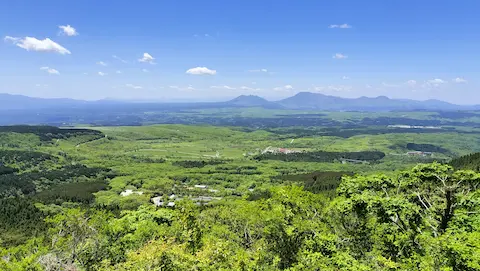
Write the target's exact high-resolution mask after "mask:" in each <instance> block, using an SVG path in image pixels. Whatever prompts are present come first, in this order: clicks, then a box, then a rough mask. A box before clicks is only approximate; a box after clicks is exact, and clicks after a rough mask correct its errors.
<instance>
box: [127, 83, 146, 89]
mask: <svg viewBox="0 0 480 271" xmlns="http://www.w3.org/2000/svg"><path fill="white" fill-rule="evenodd" d="M125 86H126V87H127V88H133V89H142V88H143V87H141V86H136V85H133V84H126V85H125Z"/></svg>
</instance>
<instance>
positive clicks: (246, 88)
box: [240, 86, 255, 90]
mask: <svg viewBox="0 0 480 271" xmlns="http://www.w3.org/2000/svg"><path fill="white" fill-rule="evenodd" d="M240 89H241V90H255V89H254V88H251V87H247V86H241V87H240Z"/></svg>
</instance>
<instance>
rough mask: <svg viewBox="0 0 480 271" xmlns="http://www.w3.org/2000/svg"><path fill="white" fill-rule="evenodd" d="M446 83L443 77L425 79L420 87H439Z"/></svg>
mask: <svg viewBox="0 0 480 271" xmlns="http://www.w3.org/2000/svg"><path fill="white" fill-rule="evenodd" d="M446 83H447V81H445V80H443V79H439V78H435V79H431V80H427V81H426V82H425V83H424V84H423V85H422V87H423V88H438V87H440V86H442V85H444V84H446Z"/></svg>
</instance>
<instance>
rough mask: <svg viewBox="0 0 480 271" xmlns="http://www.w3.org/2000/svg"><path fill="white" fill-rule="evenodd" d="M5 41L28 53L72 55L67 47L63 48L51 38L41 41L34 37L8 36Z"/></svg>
mask: <svg viewBox="0 0 480 271" xmlns="http://www.w3.org/2000/svg"><path fill="white" fill-rule="evenodd" d="M4 40H5V41H6V42H11V43H13V44H15V45H16V46H18V47H20V48H22V49H25V50H27V51H37V52H53V53H59V54H62V55H69V54H71V52H70V51H69V50H67V49H66V48H65V47H63V46H61V45H60V44H58V43H56V42H54V41H53V40H51V39H49V38H46V39H43V40H39V39H36V38H33V37H25V38H15V37H10V36H6V37H5V38H4Z"/></svg>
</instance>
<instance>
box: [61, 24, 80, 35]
mask: <svg viewBox="0 0 480 271" xmlns="http://www.w3.org/2000/svg"><path fill="white" fill-rule="evenodd" d="M58 28H60V29H61V30H62V32H60V33H62V34H63V35H67V36H70V37H71V36H77V35H78V32H77V30H76V29H75V28H73V27H72V26H70V25H69V24H68V25H60V26H58Z"/></svg>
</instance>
